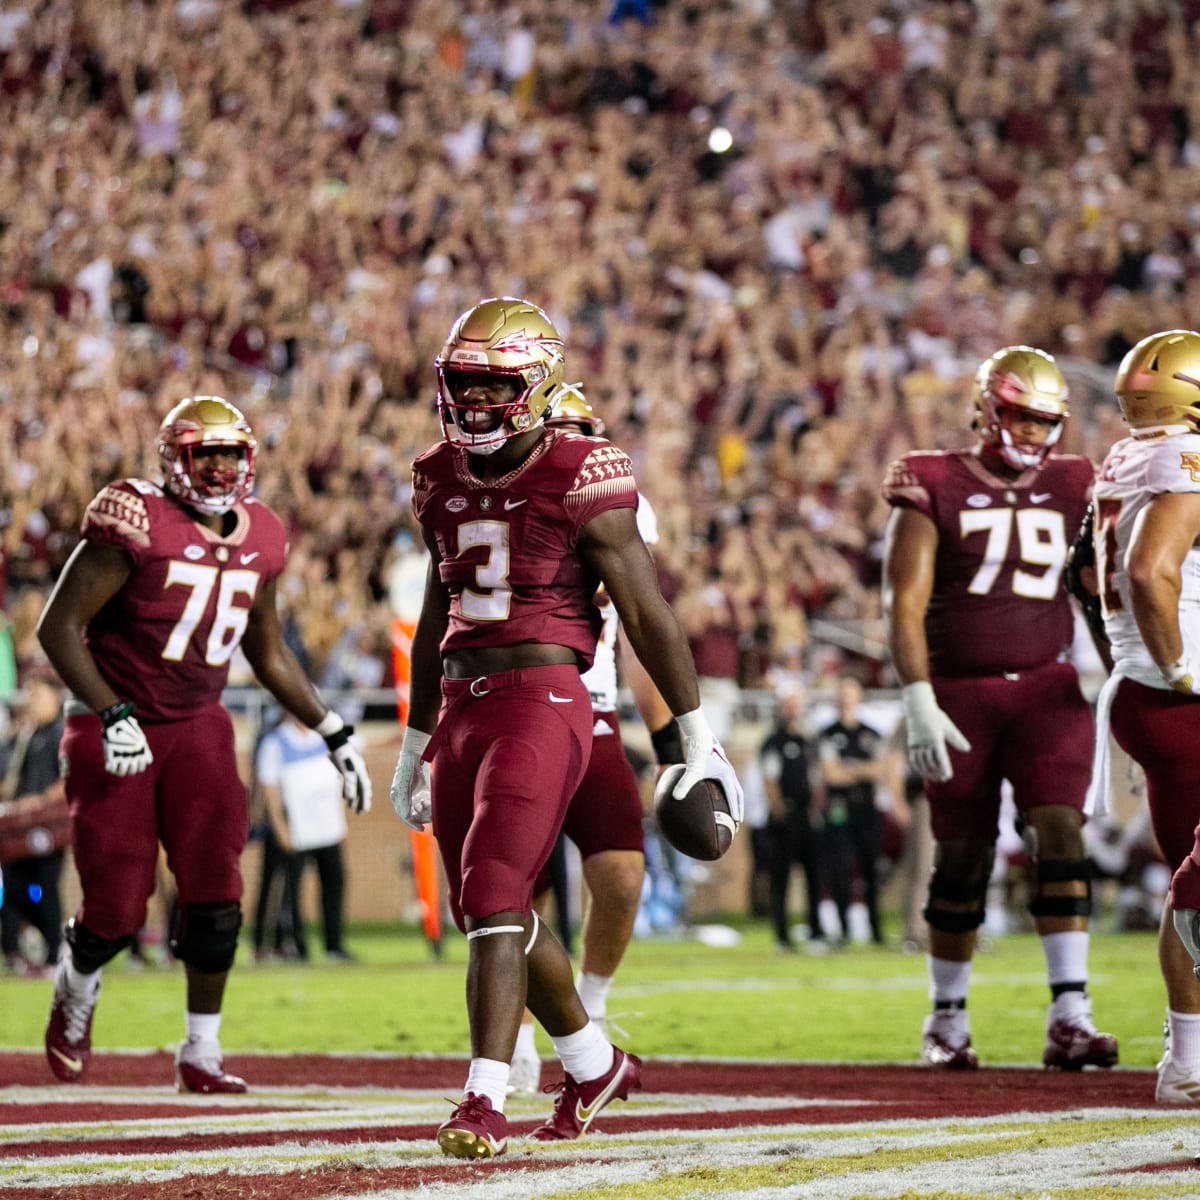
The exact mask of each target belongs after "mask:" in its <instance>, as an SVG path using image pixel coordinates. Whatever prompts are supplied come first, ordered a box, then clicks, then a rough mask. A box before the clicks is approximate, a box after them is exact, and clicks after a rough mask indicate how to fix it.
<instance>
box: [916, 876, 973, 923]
mask: <svg viewBox="0 0 1200 1200" xmlns="http://www.w3.org/2000/svg"><path fill="white" fill-rule="evenodd" d="M988 874H990V872H987V873H984V875H983V876H982V877H980V878H978V879H972V880H967V881H965V882H964V881H962V880H958V879H951V878H949V877H948V876H947V875H946V874H945V873H944V872H943V871H942V870H941V868H940V867H939V868H938V869H937V870H935V871H934V873H933V878H931V879H930V881H929V903H928V904H927V905H926V906H925V911H924V912H923V913H922V916H924V918H925V920H926V922H927V923H928V924H929V926H930V927H931V928H933V929H941V930H943V931H944V932H946V933H970V932H971V931H972V930H975V929H978V928H979V926H980V925H982V924H983V917H984V907H985V901H986V900H987V886H988ZM939 900H941V901H946V902H949V903H951V904H955V905H970V908H944V907H943V906H942V905H941V904H939V903H937V902H938V901H939Z"/></svg>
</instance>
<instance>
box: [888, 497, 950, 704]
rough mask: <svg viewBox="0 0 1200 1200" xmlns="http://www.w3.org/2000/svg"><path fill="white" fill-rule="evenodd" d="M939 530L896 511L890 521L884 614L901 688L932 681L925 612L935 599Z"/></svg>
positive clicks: (903, 510) (911, 512)
mask: <svg viewBox="0 0 1200 1200" xmlns="http://www.w3.org/2000/svg"><path fill="white" fill-rule="evenodd" d="M937 545H938V533H937V526H936V525H935V524H934V523H933V522H932V521H931V520H930V519H929V518H928V517H927V516H925V515H924V514H923V513H919V512H917V511H916V510H915V509H911V508H897V509H894V510H893V512H892V515H891V517H890V518H889V520H888V527H887V536H886V541H885V543H884V559H883V611H884V614H885V616H886V618H887V631H888V650H889V651H890V653H891V656H892V664H893V665H894V667H895V669H896V674H897V675H898V676H899V677H900V682H901V683H902V684H908V683H913V682H915V681H917V680H927V679H928V678H929V648H928V645H927V643H926V641H925V610H926V609H927V608H928V607H929V598H930V596H931V595H932V594H933V573H934V566H935V563H936V561H937Z"/></svg>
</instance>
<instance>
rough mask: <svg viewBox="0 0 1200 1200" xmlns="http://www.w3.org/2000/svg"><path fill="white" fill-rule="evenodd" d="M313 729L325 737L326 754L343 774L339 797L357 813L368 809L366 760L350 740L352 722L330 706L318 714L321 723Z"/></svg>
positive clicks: (368, 782)
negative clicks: (346, 720)
mask: <svg viewBox="0 0 1200 1200" xmlns="http://www.w3.org/2000/svg"><path fill="white" fill-rule="evenodd" d="M316 729H317V732H318V733H319V734H320V735H321V736H322V737H323V738H324V739H325V748H326V749H327V750H328V751H329V758H330V760H331V761H332V763H333V765H334V766H335V767H337V769H338V773H339V774H340V775H341V777H342V799H343V800H345V801H346V805H347V807H348V808H350V809H351V810H352V811H353V812H356V813H364V812H370V811H371V777H370V775H368V774H367V764H366V763H365V762H364V761H363V756H362V755H361V754H359V752H358V749H357V747H356V746H355V745H354V743H353V742H351V741H350V739H351V737H352V736H353V735H354V726H353V725H347V724H346V722H345V721H343V720H342V718H341V717H340V716H339V715H338V714H337V713H335V712H334V711H333V709H330V710H329V711H328V712H327V713H326V714H325V716H324V717H322V718H321V723H320V725H318V726H317V727H316Z"/></svg>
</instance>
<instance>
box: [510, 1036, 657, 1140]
mask: <svg viewBox="0 0 1200 1200" xmlns="http://www.w3.org/2000/svg"><path fill="white" fill-rule="evenodd" d="M641 1086H642V1060H641V1059H640V1058H638V1056H637V1055H636V1054H629V1053H627V1052H626V1051H624V1050H621V1049H619V1048H618V1047H616V1046H614V1047H613V1063H612V1066H611V1067H609V1069H608V1070H607V1071H606V1072H605V1073H604V1074H603V1075H601V1076H600V1078H599V1079H589V1080H587V1081H586V1082H584V1083H579V1082H578V1081H577V1080H575V1079H573V1078H572V1077H571V1076H570V1075H568V1076H567V1077H566V1078H565V1079H564V1080H563V1082H562V1083H560V1084H557V1085H555V1087H558V1088H561V1089H562V1090H561V1091H560V1092H559V1093H558V1099H557V1100H556V1101H555V1102H554V1112H553V1113H551V1114H550V1120H548V1121H546V1122H544V1123H543V1124H541V1125H539V1126H538V1127H537V1128H536V1129H535V1130H534V1131H533V1133H531V1134H530V1137H532V1138H533V1140H534V1141H535V1142H565V1141H571V1140H572V1139H574V1138H577V1137H582V1136H583V1135H584V1134H585V1133H587V1131H588V1129H589V1127H590V1126H591V1124H592V1122H593V1121H594V1120H595V1119H596V1117H597V1116H598V1115H599V1112H600V1110H601V1109H602V1108H604V1107H605V1106H606V1105H608V1104H610V1103H611V1102H612V1101H613V1100H624V1099H625V1098H626V1097H627V1096H628V1095H629V1093H630V1092H632V1091H636V1090H637V1089H638V1088H640V1087H641ZM545 1090H547V1091H551V1090H553V1088H547V1089H545Z"/></svg>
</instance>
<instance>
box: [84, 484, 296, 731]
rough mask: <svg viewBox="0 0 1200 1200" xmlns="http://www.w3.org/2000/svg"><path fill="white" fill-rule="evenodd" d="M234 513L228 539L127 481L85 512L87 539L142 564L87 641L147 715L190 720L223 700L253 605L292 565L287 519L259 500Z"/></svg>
mask: <svg viewBox="0 0 1200 1200" xmlns="http://www.w3.org/2000/svg"><path fill="white" fill-rule="evenodd" d="M231 512H232V514H233V517H234V522H233V528H232V531H231V532H230V533H229V534H228V535H227V536H225V537H222V536H220V535H218V534H216V533H214V532H213V531H212V530H210V529H209V528H207V527H206V526H204V525H201V524H200V522H199V521H197V520H196V519H195V518H194V517H193V516H192V515H191V513H190V511H189V510H188V509H187V508H185V507H184V506H183V505H182V504H179V503H178V502H177V501H175V500H173V499H172V498H171V497H169V496H167V495H166V494H165V493H164V492H163V490H162V488H160V487H159V486H158V485H157V484H155V483H150V482H148V481H146V480H144V479H122V480H120V481H118V482H117V483H111V484H109V485H108V486H107V487H105V488H104V489H102V490H101V491H100V492H99V494H98V495H97V496H96V497H95V499H93V500H92V502H91V504H89V505H88V508H87V511H86V512H85V513H84V516H83V523H82V526H81V533H82V535H83V536H84V537H85V538H87V539H89V540H91V541H95V542H102V543H104V544H105V545H109V546H116V547H117V548H118V549H120V550H123V551H124V552H125V553H126V554H127V555H128V557H129V558H130V560H131V562H132V564H133V569H132V571H131V573H130V575H129V578H128V579H127V580H126V581H125V584H124V585H123V586H122V588H121V590H120V591H119V592H117V594H116V595H115V596H114V597H113V598H112V599H111V600H110V601H109V602H108V603H107V604H106V605H105V606H104V607H103V608H102V609H101V610H100V611H99V612H98V613H97V614H96V615H95V616H94V617H93V618H92V620H91V621H90V622H88V626H87V628H86V629H85V631H84V640H85V642H86V643H87V646H88V649H89V650H90V651H91V653H92V657H93V658H94V659H95V660H96V666H97V667H98V668H99V671H100V674H101V675H103V676H104V678H105V679H106V680H107V681H108V683H109V685H110V686H111V687H112V689H113V691H115V692H116V693H117V695H118V696H120V697H121V698H122V699H123V700H131V701H132V702H133V704H134V707H135V709H136V710H137V715H138V719H139V720H142V721H148V722H155V721H177V720H181V719H182V718H184V717H187V716H190V715H191V714H192V713H195V712H197V711H198V710H200V709H201V708H204V707H205V706H206V705H208V704H211V703H213V702H214V701H216V700H219V699H220V697H221V691H222V689H223V688H224V687H225V682H226V680H227V679H228V677H229V663H230V660H231V659H232V658H233V654H234V651H235V650H236V649H237V647H238V645H239V644H240V643H241V640H242V635H243V634H244V633H245V632H246V626H247V624H248V623H249V611H250V608H251V607H252V605H253V604H254V601H255V599H256V598H257V596H258V593H259V591H260V590H261V588H262V586H263V584H264V583H265V582H266V581H268V580H270V579H274V578H275V576H277V575H278V574H279V573H280V572H281V571H282V570H283V568H284V564H285V562H286V560H287V534H286V532H285V531H284V528H283V524H282V522H281V521H280V520H279V518H278V517H277V516H276V515H275V514H274V513H273V512H272V511H271V510H270V509H269V508H268V507H267V506H266V505H265V504H260V503H259V502H258V501H256V500H245V501H243V502H242V503H240V504H237V505H235V506H234V508H233V509H232V510H231Z"/></svg>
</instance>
